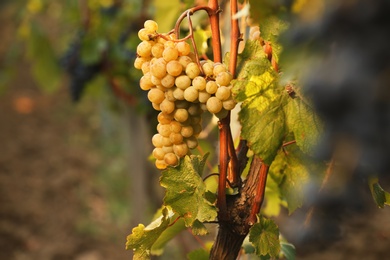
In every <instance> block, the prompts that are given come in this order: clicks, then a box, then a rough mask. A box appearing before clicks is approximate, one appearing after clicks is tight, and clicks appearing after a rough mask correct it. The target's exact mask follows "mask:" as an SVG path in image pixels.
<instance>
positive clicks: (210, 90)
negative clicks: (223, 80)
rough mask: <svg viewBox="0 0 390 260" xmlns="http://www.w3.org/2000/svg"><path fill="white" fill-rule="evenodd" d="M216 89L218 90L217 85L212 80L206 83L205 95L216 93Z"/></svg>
mask: <svg viewBox="0 0 390 260" xmlns="http://www.w3.org/2000/svg"><path fill="white" fill-rule="evenodd" d="M217 89H218V85H217V83H215V81H213V80H210V81H208V82H207V83H206V91H207V93H209V94H211V95H212V94H215V92H217Z"/></svg>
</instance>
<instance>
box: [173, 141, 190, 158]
mask: <svg viewBox="0 0 390 260" xmlns="http://www.w3.org/2000/svg"><path fill="white" fill-rule="evenodd" d="M173 152H174V153H175V154H176V155H177V156H179V158H182V157H184V156H186V155H187V154H188V146H187V144H186V143H181V144H174V145H173Z"/></svg>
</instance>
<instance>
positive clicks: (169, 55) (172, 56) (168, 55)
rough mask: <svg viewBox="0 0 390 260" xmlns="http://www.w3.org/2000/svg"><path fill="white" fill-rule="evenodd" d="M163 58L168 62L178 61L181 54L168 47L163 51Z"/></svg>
mask: <svg viewBox="0 0 390 260" xmlns="http://www.w3.org/2000/svg"><path fill="white" fill-rule="evenodd" d="M162 55H163V58H164V60H165V61H166V62H169V61H172V60H176V59H177V57H178V56H179V52H178V51H177V49H175V48H174V47H166V48H165V50H164V51H163V54H162Z"/></svg>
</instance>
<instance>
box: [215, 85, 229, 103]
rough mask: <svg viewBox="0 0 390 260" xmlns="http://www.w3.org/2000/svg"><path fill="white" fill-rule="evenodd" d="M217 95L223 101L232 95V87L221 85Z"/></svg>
mask: <svg viewBox="0 0 390 260" xmlns="http://www.w3.org/2000/svg"><path fill="white" fill-rule="evenodd" d="M215 96H216V97H217V98H218V99H219V100H221V101H223V100H227V99H228V98H229V97H230V88H228V87H225V86H222V87H219V88H218V89H217V92H216V93H215Z"/></svg>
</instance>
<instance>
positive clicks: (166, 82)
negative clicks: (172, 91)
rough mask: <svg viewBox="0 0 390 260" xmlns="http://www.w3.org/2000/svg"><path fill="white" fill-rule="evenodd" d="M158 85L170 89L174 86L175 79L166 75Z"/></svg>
mask: <svg viewBox="0 0 390 260" xmlns="http://www.w3.org/2000/svg"><path fill="white" fill-rule="evenodd" d="M160 83H161V85H162V86H163V87H164V88H171V87H173V86H174V85H175V77H173V76H172V75H169V74H167V75H165V76H164V77H163V78H162V79H161V80H160Z"/></svg>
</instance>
